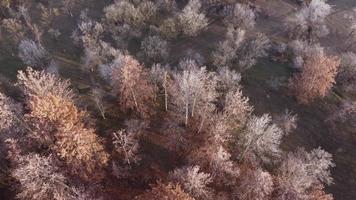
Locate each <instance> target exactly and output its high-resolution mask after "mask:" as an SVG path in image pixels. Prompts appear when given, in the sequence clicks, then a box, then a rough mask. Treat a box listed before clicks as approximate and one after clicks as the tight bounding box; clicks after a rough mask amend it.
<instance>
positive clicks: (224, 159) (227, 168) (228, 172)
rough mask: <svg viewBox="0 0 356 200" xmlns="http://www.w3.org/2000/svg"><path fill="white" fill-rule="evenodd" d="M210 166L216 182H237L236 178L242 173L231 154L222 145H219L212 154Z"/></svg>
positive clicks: (232, 183)
mask: <svg viewBox="0 0 356 200" xmlns="http://www.w3.org/2000/svg"><path fill="white" fill-rule="evenodd" d="M210 157H211V158H210V167H211V170H212V174H211V175H212V177H213V178H214V180H215V181H214V182H218V183H222V185H234V184H236V178H237V177H238V176H239V175H240V169H239V168H238V167H237V166H236V165H235V164H234V163H233V162H232V160H231V154H230V153H229V152H227V151H226V150H225V149H224V148H223V147H222V146H218V147H217V148H216V150H215V151H214V152H211V155H210Z"/></svg>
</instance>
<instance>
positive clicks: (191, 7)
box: [178, 0, 208, 37]
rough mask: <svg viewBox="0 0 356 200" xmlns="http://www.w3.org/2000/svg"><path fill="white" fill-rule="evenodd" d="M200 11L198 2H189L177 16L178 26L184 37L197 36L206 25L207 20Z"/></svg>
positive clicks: (190, 0) (191, 0) (197, 0)
mask: <svg viewBox="0 0 356 200" xmlns="http://www.w3.org/2000/svg"><path fill="white" fill-rule="evenodd" d="M200 9H201V3H200V0H189V2H188V4H187V5H186V6H185V7H184V9H183V11H182V12H181V13H180V14H179V15H178V21H179V26H180V27H181V30H182V31H183V34H184V35H187V36H190V37H192V36H197V35H198V33H199V32H200V31H201V30H203V29H204V28H205V27H206V26H207V25H208V20H207V19H206V17H205V15H204V13H202V12H201V11H200Z"/></svg>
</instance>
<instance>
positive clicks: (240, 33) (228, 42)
mask: <svg viewBox="0 0 356 200" xmlns="http://www.w3.org/2000/svg"><path fill="white" fill-rule="evenodd" d="M244 40H245V31H244V30H242V29H235V28H233V27H232V26H229V27H228V29H227V33H226V36H225V40H224V41H222V42H219V44H218V47H217V49H216V50H215V51H214V52H213V55H212V57H213V63H214V65H216V66H231V65H232V63H233V62H235V60H236V58H237V57H238V55H237V50H238V49H239V48H240V47H241V45H242V42H243V41H244Z"/></svg>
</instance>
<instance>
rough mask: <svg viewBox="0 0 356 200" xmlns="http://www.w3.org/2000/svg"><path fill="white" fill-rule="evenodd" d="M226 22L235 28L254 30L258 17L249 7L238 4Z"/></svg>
mask: <svg viewBox="0 0 356 200" xmlns="http://www.w3.org/2000/svg"><path fill="white" fill-rule="evenodd" d="M225 21H226V23H227V24H231V25H232V26H233V27H234V28H239V29H243V30H252V29H253V28H254V27H255V24H256V15H255V12H254V11H253V10H252V9H251V8H249V6H248V5H245V4H240V3H236V4H235V6H234V8H233V10H232V12H231V13H230V14H229V15H228V17H227V18H226V19H225Z"/></svg>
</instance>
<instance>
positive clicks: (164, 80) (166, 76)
mask: <svg viewBox="0 0 356 200" xmlns="http://www.w3.org/2000/svg"><path fill="white" fill-rule="evenodd" d="M150 77H151V81H152V82H153V84H154V85H155V91H156V92H155V93H156V94H158V93H159V92H160V88H163V93H164V107H165V110H166V111H168V102H169V101H172V100H168V98H170V97H171V96H172V93H173V92H174V91H172V85H173V81H172V75H171V72H170V67H169V66H168V65H166V66H162V65H161V64H154V65H153V66H152V67H151V71H150Z"/></svg>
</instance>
